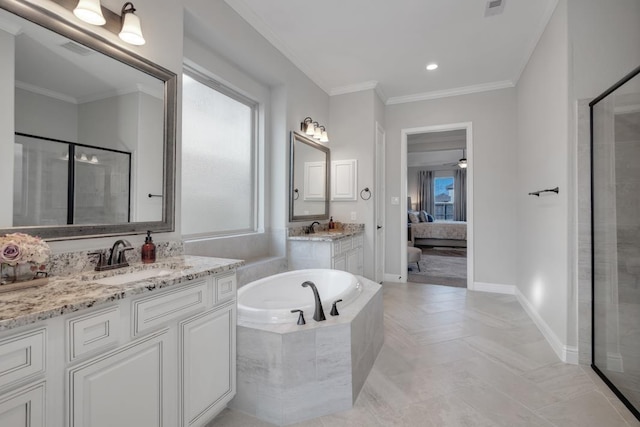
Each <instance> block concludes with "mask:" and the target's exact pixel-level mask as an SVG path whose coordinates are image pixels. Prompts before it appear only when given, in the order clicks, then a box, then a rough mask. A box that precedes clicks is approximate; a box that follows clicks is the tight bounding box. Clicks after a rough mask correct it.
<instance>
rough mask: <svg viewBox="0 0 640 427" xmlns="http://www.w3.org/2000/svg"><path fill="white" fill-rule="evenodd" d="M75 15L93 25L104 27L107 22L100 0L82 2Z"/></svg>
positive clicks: (75, 10)
mask: <svg viewBox="0 0 640 427" xmlns="http://www.w3.org/2000/svg"><path fill="white" fill-rule="evenodd" d="M73 14H74V15H76V16H77V17H78V18H80V19H81V20H83V21H84V22H86V23H88V24H91V25H104V24H106V23H107V20H106V19H104V16H103V15H102V7H101V6H100V0H80V1H78V5H77V6H76V8H75V9H73Z"/></svg>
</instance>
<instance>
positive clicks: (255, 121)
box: [180, 64, 262, 240]
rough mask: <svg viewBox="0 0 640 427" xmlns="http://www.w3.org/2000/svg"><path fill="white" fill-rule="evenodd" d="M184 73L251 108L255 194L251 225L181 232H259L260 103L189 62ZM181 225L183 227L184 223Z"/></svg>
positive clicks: (201, 235)
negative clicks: (239, 227) (217, 229)
mask: <svg viewBox="0 0 640 427" xmlns="http://www.w3.org/2000/svg"><path fill="white" fill-rule="evenodd" d="M184 75H187V76H188V77H190V78H192V79H194V80H195V81H197V82H199V83H201V84H202V85H204V86H207V87H208V88H210V89H212V90H214V91H216V92H218V93H221V94H223V95H225V96H228V97H229V98H231V99H233V100H235V101H237V102H240V103H241V104H244V105H246V106H247V107H249V108H250V109H251V185H252V193H253V194H252V209H251V221H250V223H251V226H250V227H248V228H242V229H234V230H221V231H203V232H201V233H191V234H184V233H182V232H181V234H182V238H183V239H185V240H191V239H200V238H206V237H229V236H240V235H246V234H253V233H258V232H259V231H260V230H259V228H260V215H261V214H262V209H261V206H260V184H261V183H260V138H259V129H260V123H259V120H260V103H259V102H258V101H256V100H254V99H252V98H250V97H248V96H246V95H244V94H242V93H240V92H239V91H237V90H235V89H232V88H230V87H229V86H227V85H225V84H223V83H221V82H220V81H219V80H217V79H216V78H214V77H212V76H210V75H208V74H206V73H204V72H201V71H199V70H197V69H196V68H194V67H192V66H189V65H187V64H183V69H182V76H183V77H184ZM183 90H184V89H183ZM181 123H182V120H181ZM183 132H184V131H183ZM183 135H184V133H183ZM183 144H184V141H181V146H184V145H183ZM180 205H181V208H183V207H184V205H183V204H182V203H181V204H180ZM181 217H182V215H181ZM180 226H181V228H182V224H181V225H180Z"/></svg>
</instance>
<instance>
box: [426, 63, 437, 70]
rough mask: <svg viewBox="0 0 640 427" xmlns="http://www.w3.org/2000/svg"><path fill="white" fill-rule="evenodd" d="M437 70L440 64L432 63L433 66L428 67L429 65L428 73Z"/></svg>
mask: <svg viewBox="0 0 640 427" xmlns="http://www.w3.org/2000/svg"><path fill="white" fill-rule="evenodd" d="M436 68H438V64H435V63H432V64H428V65H427V70H428V71H433V70H435V69H436Z"/></svg>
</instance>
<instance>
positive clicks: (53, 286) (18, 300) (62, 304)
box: [0, 255, 244, 331]
mask: <svg viewBox="0 0 640 427" xmlns="http://www.w3.org/2000/svg"><path fill="white" fill-rule="evenodd" d="M243 263H244V261H242V260H235V259H226V258H209V257H198V256H191V255H184V256H176V257H169V258H165V259H161V260H158V261H157V262H156V263H154V264H142V263H131V265H130V266H129V267H124V268H120V269H116V270H109V271H103V272H95V271H85V272H81V273H77V274H75V275H65V276H58V277H55V276H54V277H52V278H50V280H49V283H48V284H47V285H46V286H43V287H41V288H32V289H24V290H19V291H14V292H7V293H4V294H0V331H2V330H7V329H12V328H17V327H20V326H24V325H27V324H30V323H35V322H38V321H41V320H45V319H50V318H53V317H57V316H62V315H64V314H67V313H71V312H74V311H78V310H82V309H85V308H89V307H95V306H98V305H100V304H105V303H108V302H111V301H116V300H120V299H124V298H127V297H130V296H133V295H138V294H142V293H145V292H151V291H154V290H156V289H163V288H167V287H170V286H176V285H180V284H184V283H188V282H190V281H192V280H194V279H197V278H200V277H205V276H209V275H213V274H218V273H222V272H225V271H231V270H233V269H235V268H237V267H239V266H241V265H243ZM146 269H163V270H172V273H171V274H164V275H162V276H160V277H152V278H146V279H141V280H137V281H131V282H127V283H124V284H120V285H101V284H99V283H95V280H98V279H101V278H105V277H111V276H115V275H121V274H127V273H132V272H135V271H140V270H146Z"/></svg>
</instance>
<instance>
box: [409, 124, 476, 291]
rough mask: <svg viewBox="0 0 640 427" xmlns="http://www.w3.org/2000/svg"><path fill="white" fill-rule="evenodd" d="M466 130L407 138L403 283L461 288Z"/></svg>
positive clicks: (463, 278) (464, 282)
mask: <svg viewBox="0 0 640 427" xmlns="http://www.w3.org/2000/svg"><path fill="white" fill-rule="evenodd" d="M467 165H468V163H467V129H465V128H463V129H451V130H438V131H427V132H421V133H414V134H410V135H408V136H407V177H406V178H407V238H408V241H407V246H408V249H407V256H408V259H407V270H408V271H407V281H408V282H413V283H427V284H433V285H444V286H453V287H462V288H466V287H467V281H468V278H467V264H468V260H467Z"/></svg>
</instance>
